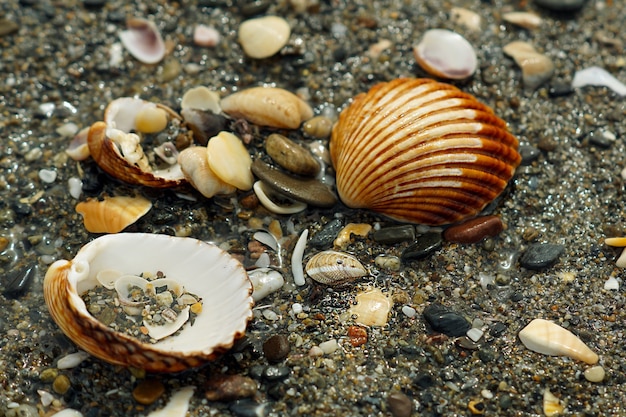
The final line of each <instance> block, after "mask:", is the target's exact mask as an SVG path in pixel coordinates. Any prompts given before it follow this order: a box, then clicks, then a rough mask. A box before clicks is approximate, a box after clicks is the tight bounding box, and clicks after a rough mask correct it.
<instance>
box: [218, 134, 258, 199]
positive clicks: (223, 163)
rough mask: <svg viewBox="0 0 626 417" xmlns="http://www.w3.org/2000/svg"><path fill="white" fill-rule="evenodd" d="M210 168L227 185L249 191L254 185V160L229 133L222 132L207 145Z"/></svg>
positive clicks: (235, 137)
mask: <svg viewBox="0 0 626 417" xmlns="http://www.w3.org/2000/svg"><path fill="white" fill-rule="evenodd" d="M207 155H208V161H209V167H211V171H213V172H214V173H215V175H216V176H217V177H218V178H219V179H221V180H222V181H224V182H225V183H226V184H230V185H233V186H235V187H237V188H238V189H240V190H244V191H246V190H249V189H251V188H252V184H254V177H253V176H252V171H251V170H250V166H251V165H252V158H251V157H250V154H249V153H248V150H247V149H246V147H245V146H243V143H242V142H241V140H240V139H239V138H238V137H237V136H235V135H233V134H232V133H229V132H220V133H219V134H218V135H217V136H213V137H212V138H211V139H209V143H208V144H207Z"/></svg>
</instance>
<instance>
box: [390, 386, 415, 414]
mask: <svg viewBox="0 0 626 417" xmlns="http://www.w3.org/2000/svg"><path fill="white" fill-rule="evenodd" d="M387 403H388V404H389V409H390V410H391V414H392V415H393V417H410V416H411V413H412V412H413V401H411V399H410V398H409V397H408V396H407V395H406V394H405V393H403V392H400V391H393V392H390V393H389V396H388V397H387Z"/></svg>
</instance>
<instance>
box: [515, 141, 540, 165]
mask: <svg viewBox="0 0 626 417" xmlns="http://www.w3.org/2000/svg"><path fill="white" fill-rule="evenodd" d="M519 153H520V155H521V157H522V162H521V165H522V166H528V165H530V164H532V163H533V162H534V161H536V160H537V159H538V158H539V155H541V151H540V150H539V149H537V148H535V147H534V146H531V145H521V146H520V147H519Z"/></svg>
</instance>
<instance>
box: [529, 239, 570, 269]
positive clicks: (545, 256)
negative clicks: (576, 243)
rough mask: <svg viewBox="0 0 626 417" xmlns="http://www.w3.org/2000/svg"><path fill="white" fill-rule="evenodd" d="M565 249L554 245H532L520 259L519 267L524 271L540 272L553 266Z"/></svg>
mask: <svg viewBox="0 0 626 417" xmlns="http://www.w3.org/2000/svg"><path fill="white" fill-rule="evenodd" d="M564 250H565V247H564V246H563V245H558V244H554V243H534V244H532V245H530V246H529V247H528V249H526V252H524V254H523V255H522V257H521V258H520V265H521V266H522V267H524V268H526V269H533V270H540V269H544V268H549V267H551V266H552V265H554V264H555V263H556V262H557V261H558V259H559V256H561V254H562V253H563V251H564Z"/></svg>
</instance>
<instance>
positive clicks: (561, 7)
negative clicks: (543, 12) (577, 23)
mask: <svg viewBox="0 0 626 417" xmlns="http://www.w3.org/2000/svg"><path fill="white" fill-rule="evenodd" d="M586 2H587V0H535V3H537V5H539V6H541V7H545V8H546V9H549V10H552V11H554V12H574V11H576V10H580V9H581V8H582V7H583V6H584V5H585V3H586Z"/></svg>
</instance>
